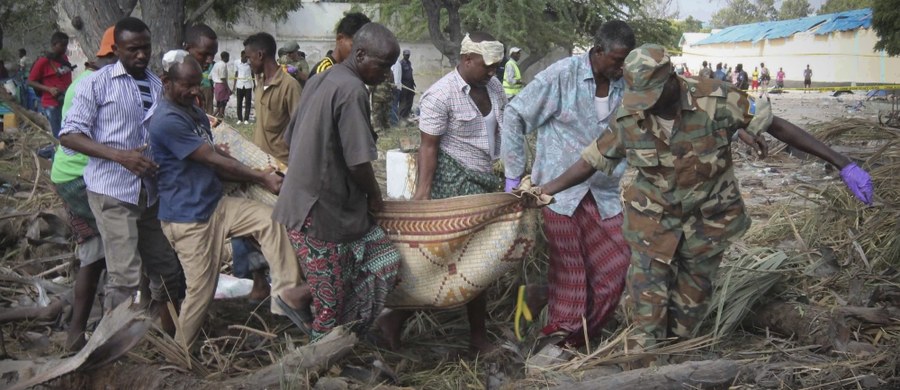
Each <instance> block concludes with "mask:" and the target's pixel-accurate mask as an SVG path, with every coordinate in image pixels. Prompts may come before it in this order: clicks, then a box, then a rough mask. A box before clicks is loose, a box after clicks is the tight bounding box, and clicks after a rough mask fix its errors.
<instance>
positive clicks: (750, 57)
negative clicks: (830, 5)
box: [681, 29, 900, 84]
mask: <svg viewBox="0 0 900 390" xmlns="http://www.w3.org/2000/svg"><path fill="white" fill-rule="evenodd" d="M877 40H878V38H877V36H876V34H875V32H874V31H873V30H872V29H857V30H854V31H844V32H836V33H832V34H826V35H814V34H812V33H800V34H795V35H793V36H790V37H788V38H781V39H772V40H763V41H759V42H756V43H755V44H754V43H752V42H736V43H723V44H713V45H701V46H684V47H683V48H682V50H683V54H682V56H681V57H682V58H683V62H687V64H688V66H689V67H690V69H691V72H693V73H694V74H696V73H697V71H699V69H700V67H701V65H700V64H701V63H702V62H703V61H704V60H706V61H708V62H711V63H712V65H713V66H715V63H717V62H727V63H728V65H729V66H731V67H734V66H735V65H737V64H738V63H743V64H744V69H745V70H746V71H747V72H748V73H750V72H751V71H752V70H753V67H754V66H759V63H760V62H765V64H766V67H768V68H769V70H770V71H771V72H772V77H773V78H774V77H775V73H776V72H778V68H779V67H781V68H784V72H785V80H788V81H802V80H803V69H805V68H806V65H807V64H809V66H810V68H811V69H812V71H813V78H812V81H813V83H814V84H815V83H848V84H849V83H886V84H893V83H900V57H889V56H888V55H887V54H886V53H884V52H883V51H875V49H874V47H875V42H877Z"/></svg>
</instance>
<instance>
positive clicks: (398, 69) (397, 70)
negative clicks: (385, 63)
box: [391, 57, 403, 89]
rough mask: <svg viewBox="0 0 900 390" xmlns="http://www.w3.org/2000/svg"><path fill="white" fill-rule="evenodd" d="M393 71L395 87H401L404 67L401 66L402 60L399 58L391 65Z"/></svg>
mask: <svg viewBox="0 0 900 390" xmlns="http://www.w3.org/2000/svg"><path fill="white" fill-rule="evenodd" d="M400 58H403V57H400ZM391 72H394V88H395V89H400V86H401V85H402V84H400V79H401V77H403V67H402V66H400V60H397V62H395V63H394V65H393V66H391Z"/></svg>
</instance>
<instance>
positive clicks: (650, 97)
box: [622, 43, 675, 111]
mask: <svg viewBox="0 0 900 390" xmlns="http://www.w3.org/2000/svg"><path fill="white" fill-rule="evenodd" d="M674 72H675V69H673V68H672V63H671V62H670V61H669V53H667V52H666V48H664V47H662V46H660V45H656V44H652V43H647V44H644V45H641V47H639V48H637V49H634V50H632V51H631V53H628V57H625V72H624V77H625V84H626V85H627V87H626V88H625V94H624V96H623V97H622V105H623V106H624V107H625V108H626V109H628V110H631V111H643V110H646V109H648V108H650V107H652V106H653V104H654V103H656V101H657V100H659V96H660V95H662V91H663V87H664V86H665V85H666V81H667V80H668V79H669V77H670V76H671V75H672V74H673V73H674Z"/></svg>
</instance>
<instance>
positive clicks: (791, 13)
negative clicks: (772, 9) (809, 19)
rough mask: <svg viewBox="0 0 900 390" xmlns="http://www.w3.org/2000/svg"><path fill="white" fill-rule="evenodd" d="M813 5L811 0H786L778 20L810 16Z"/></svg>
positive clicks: (782, 4)
mask: <svg viewBox="0 0 900 390" xmlns="http://www.w3.org/2000/svg"><path fill="white" fill-rule="evenodd" d="M810 12H812V7H811V6H810V5H809V0H784V2H783V3H781V9H780V10H779V11H778V20H788V19H797V18H803V17H806V16H809V14H810Z"/></svg>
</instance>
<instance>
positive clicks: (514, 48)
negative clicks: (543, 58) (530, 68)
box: [509, 46, 522, 55]
mask: <svg viewBox="0 0 900 390" xmlns="http://www.w3.org/2000/svg"><path fill="white" fill-rule="evenodd" d="M520 51H522V49H521V48H518V47H516V46H513V47H511V48H509V54H510V55H512V53H516V52H520Z"/></svg>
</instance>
